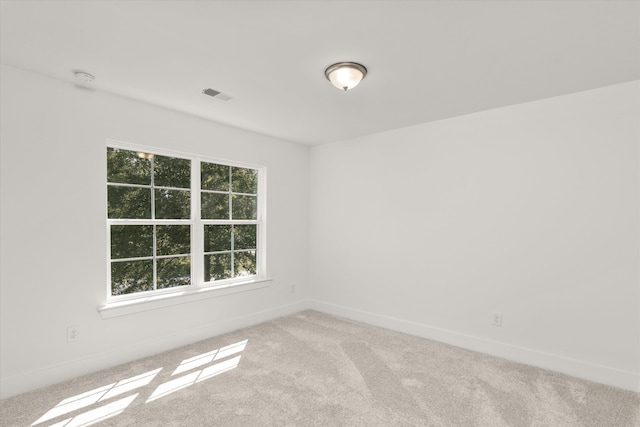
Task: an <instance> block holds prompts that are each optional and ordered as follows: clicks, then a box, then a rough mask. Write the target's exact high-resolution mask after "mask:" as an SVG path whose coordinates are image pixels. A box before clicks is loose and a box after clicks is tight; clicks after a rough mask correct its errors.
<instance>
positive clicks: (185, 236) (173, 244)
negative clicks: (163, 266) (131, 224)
mask: <svg viewBox="0 0 640 427" xmlns="http://www.w3.org/2000/svg"><path fill="white" fill-rule="evenodd" d="M156 251H157V254H158V255H180V254H189V253H190V252H191V227H190V226H188V225H158V226H156Z"/></svg>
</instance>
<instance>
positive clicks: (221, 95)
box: [202, 88, 231, 101]
mask: <svg viewBox="0 0 640 427" xmlns="http://www.w3.org/2000/svg"><path fill="white" fill-rule="evenodd" d="M202 93H204V94H205V95H209V96H211V97H213V98H215V99H217V100H219V101H228V100H230V99H231V95H227V94H226V93H222V92H219V91H217V90H214V89H211V88H209V89H205V90H203V91H202Z"/></svg>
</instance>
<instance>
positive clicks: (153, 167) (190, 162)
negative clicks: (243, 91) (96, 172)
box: [107, 147, 263, 296]
mask: <svg viewBox="0 0 640 427" xmlns="http://www.w3.org/2000/svg"><path fill="white" fill-rule="evenodd" d="M192 167H193V168H196V169H195V171H196V173H195V174H192ZM198 169H199V175H200V180H199V182H198V181H197V180H196V181H195V182H192V180H193V179H194V178H195V177H197V176H198V173H197V172H198ZM258 176H259V174H258V170H257V169H252V168H245V167H238V166H229V165H224V164H218V163H212V162H205V161H200V160H198V159H187V158H180V157H172V156H164V155H158V154H155V153H148V152H138V151H135V150H129V149H123V148H114V147H108V148H107V220H108V224H109V238H110V252H109V263H110V273H111V283H110V294H111V295H112V296H118V295H125V294H134V293H138V292H147V291H155V290H159V289H166V288H173V287H181V286H189V285H191V284H194V282H195V281H196V280H195V279H194V278H193V277H192V275H193V274H195V276H196V277H197V278H198V279H197V280H198V281H201V282H202V283H212V282H216V281H220V280H231V281H233V280H234V279H238V280H242V278H244V277H250V276H255V275H257V274H258V270H259V269H258V262H259V259H258V250H259V248H258V243H259V242H258V236H259V227H262V226H263V225H262V224H261V223H260V221H259V220H258V197H259V195H258ZM196 195H197V196H196ZM193 197H198V199H199V200H198V199H195V200H193ZM192 203H195V205H194V206H199V209H198V210H199V212H192ZM194 239H198V240H199V242H200V243H199V244H197V245H195V246H196V247H200V248H201V249H200V250H201V251H202V252H200V253H199V254H195V253H194V247H193V245H192V242H194V241H196V242H197V241H198V240H194ZM200 244H202V246H200ZM194 260H195V261H194ZM194 262H195V265H194ZM202 283H201V284H202Z"/></svg>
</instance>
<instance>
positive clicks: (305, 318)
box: [0, 311, 640, 427]
mask: <svg viewBox="0 0 640 427" xmlns="http://www.w3.org/2000/svg"><path fill="white" fill-rule="evenodd" d="M0 404H1V406H0V424H1V425H2V426H42V427H44V426H56V427H62V426H65V427H78V426H86V425H91V424H94V423H95V424H97V425H104V426H225V427H226V426H491V427H493V426H597V427H606V426H612V427H614V426H615V427H622V426H640V394H637V393H632V392H628V391H623V390H619V389H616V388H612V387H608V386H604V385H600V384H595V383H591V382H588V381H583V380H579V379H576V378H571V377H568V376H565V375H561V374H557V373H553V372H549V371H544V370H541V369H537V368H533V367H530V366H526V365H521V364H518V363H512V362H508V361H505V360H502V359H498V358H495V357H491V356H487V355H483V354H480V353H475V352H472V351H467V350H463V349H459V348H456V347H452V346H449V345H445V344H441V343H437V342H433V341H428V340H424V339H421V338H416V337H413V336H409V335H405V334H401V333H398V332H393V331H389V330H385V329H381V328H376V327H372V326H369V325H364V324H361V323H357V322H352V321H349V320H346V319H342V318H338V317H334V316H329V315H326V314H322V313H318V312H315V311H304V312H301V313H298V314H295V315H291V316H287V317H283V318H280V319H276V320H273V321H270V322H266V323H262V324H260V325H256V326H253V327H250V328H245V329H242V330H238V331H235V332H232V333H229V334H225V335H222V336H219V337H215V338H211V339H208V340H205V341H201V342H198V343H195V344H192V345H189V346H186V347H181V348H178V349H175V350H172V351H168V352H166V353H162V354H158V355H156V356H154V357H150V358H146V359H141V360H137V361H134V362H131V363H128V364H125V365H120V366H117V367H114V368H111V369H107V370H103V371H100V372H96V373H93V374H90V375H86V376H83V377H80V378H77V379H74V380H71V381H67V382H64V383H60V384H56V385H53V386H50V387H46V388H43V389H40V390H36V391H33V392H30V393H26V394H23V395H20V396H16V397H12V398H9V399H5V400H3V401H0Z"/></svg>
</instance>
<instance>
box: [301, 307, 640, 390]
mask: <svg viewBox="0 0 640 427" xmlns="http://www.w3.org/2000/svg"><path fill="white" fill-rule="evenodd" d="M309 307H310V308H311V309H313V310H317V311H320V312H323V313H327V314H332V315H335V316H341V317H345V318H347V319H351V320H355V321H358V322H363V323H367V324H369V325H374V326H379V327H382V328H386V329H391V330H394V331H398V332H403V333H406V334H410V335H415V336H418V337H422V338H427V339H430V340H434V341H439V342H443V343H446V344H451V345H454V346H456V347H462V348H466V349H469V350H474V351H478V352H480V353H485V354H490V355H492V356H497V357H501V358H503V359H507V360H511V361H514V362H519V363H525V364H527V365H531V366H536V367H539V368H543V369H548V370H550V371H555V372H560V373H563V374H567V375H570V376H573V377H578V378H582V379H585V380H589V381H593V382H597V383H601V384H606V385H610V386H613V387H617V388H621V389H625V390H631V391H635V392H640V374H639V373H636V372H629V371H623V370H619V369H615V368H611V367H607V366H602V365H596V364H593V363H589V362H585V361H583V360H577V359H571V358H567V357H563V356H558V355H555V354H550V353H545V352H542V351H538V350H533V349H529V348H525V347H519V346H515V345H511V344H505V343H502V342H498V341H492V340H488V339H485V338H479V337H474V336H471V335H465V334H461V333H458V332H455V331H450V330H446V329H440V328H436V327H433V326H429V325H424V324H420V323H415V322H410V321H407V320H402V319H398V318H394V317H389V316H383V315H379V314H375V313H370V312H366V311H362V310H357V309H353V308H349V307H344V306H340V305H335V304H330V303H326V302H322V301H311V302H310V304H309Z"/></svg>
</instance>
